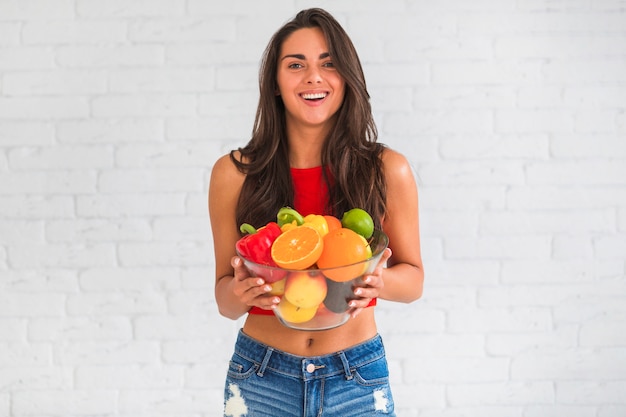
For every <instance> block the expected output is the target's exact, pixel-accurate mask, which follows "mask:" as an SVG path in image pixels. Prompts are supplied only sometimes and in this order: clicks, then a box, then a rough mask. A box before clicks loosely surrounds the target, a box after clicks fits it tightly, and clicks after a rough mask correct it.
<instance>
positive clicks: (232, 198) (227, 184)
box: [209, 154, 246, 217]
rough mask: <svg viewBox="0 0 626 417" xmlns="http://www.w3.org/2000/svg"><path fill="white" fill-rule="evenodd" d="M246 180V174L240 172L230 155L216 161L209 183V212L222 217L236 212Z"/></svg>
mask: <svg viewBox="0 0 626 417" xmlns="http://www.w3.org/2000/svg"><path fill="white" fill-rule="evenodd" d="M235 157H237V155H235ZM245 178H246V176H245V174H244V173H242V172H241V171H239V169H238V168H237V166H236V165H235V164H234V163H233V161H232V160H231V158H230V155H229V154H226V155H224V156H222V157H220V158H219V159H218V160H217V161H215V164H214V165H213V169H212V170H211V180H210V183H209V212H210V213H211V214H212V215H213V214H217V213H219V214H220V217H221V216H223V215H225V214H228V213H230V212H232V213H234V212H235V207H236V204H237V199H238V198H239V192H240V191H241V187H242V185H243V182H244V180H245ZM212 217H213V216H212Z"/></svg>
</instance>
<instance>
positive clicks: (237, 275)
mask: <svg viewBox="0 0 626 417" xmlns="http://www.w3.org/2000/svg"><path fill="white" fill-rule="evenodd" d="M231 265H232V267H233V269H234V271H235V272H234V279H233V281H232V290H233V294H235V296H236V297H237V298H238V299H239V301H240V302H241V303H243V304H245V305H247V306H250V307H260V308H262V309H264V310H271V309H274V308H276V305H277V304H278V303H279V302H280V298H279V297H277V296H275V295H271V294H267V293H269V292H270V291H271V290H272V287H271V286H270V285H269V284H267V283H266V282H265V280H264V279H263V278H259V277H251V276H250V273H249V272H248V269H247V268H246V267H245V266H244V264H243V261H242V260H241V258H239V257H238V256H234V257H233V258H232V259H231Z"/></svg>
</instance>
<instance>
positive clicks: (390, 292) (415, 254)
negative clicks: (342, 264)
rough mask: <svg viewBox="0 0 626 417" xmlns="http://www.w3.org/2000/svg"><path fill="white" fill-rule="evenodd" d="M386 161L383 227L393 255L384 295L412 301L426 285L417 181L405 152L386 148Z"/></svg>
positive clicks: (384, 161)
mask: <svg viewBox="0 0 626 417" xmlns="http://www.w3.org/2000/svg"><path fill="white" fill-rule="evenodd" d="M383 165H384V170H385V178H386V181H387V212H386V214H385V218H384V220H383V230H384V232H385V233H386V234H387V236H389V247H390V248H391V251H392V255H391V258H390V259H389V261H388V264H387V265H388V268H386V269H385V270H384V273H383V279H384V287H383V289H382V291H381V293H380V298H383V299H386V300H392V301H399V302H405V303H409V302H412V301H415V300H417V299H418V298H420V297H421V296H422V290H423V285H424V269H423V265H422V255H421V249H420V230H419V207H418V197H417V184H416V182H415V176H414V174H413V170H412V169H411V166H410V165H409V163H408V161H407V160H406V158H405V157H404V156H403V155H401V154H399V153H397V152H395V151H392V150H386V151H385V153H384V155H383Z"/></svg>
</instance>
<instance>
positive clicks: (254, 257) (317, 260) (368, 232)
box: [236, 207, 389, 330]
mask: <svg viewBox="0 0 626 417" xmlns="http://www.w3.org/2000/svg"><path fill="white" fill-rule="evenodd" d="M241 230H242V231H244V232H246V231H247V232H249V233H248V234H247V235H245V236H244V237H242V238H241V239H240V240H239V241H238V242H237V245H236V250H237V254H238V256H239V257H240V258H242V259H243V261H244V265H245V266H246V267H247V269H248V270H249V272H250V274H251V275H252V276H257V277H261V278H263V279H264V280H265V282H266V283H268V284H270V285H271V287H272V290H271V292H270V293H271V294H272V295H276V296H278V297H280V302H279V303H278V305H277V306H276V308H275V310H274V314H275V315H276V317H277V318H278V319H279V320H280V322H281V323H282V324H283V325H285V326H287V327H290V328H292V329H298V330H327V329H332V328H334V327H338V326H341V325H342V324H344V323H345V322H347V321H348V319H349V318H350V309H351V307H350V306H349V303H350V300H352V299H355V298H356V296H355V294H354V290H355V288H356V287H358V286H364V285H365V284H364V283H363V280H362V277H363V275H365V274H370V273H372V272H373V271H374V269H375V268H376V266H377V265H378V263H379V261H380V259H381V257H382V254H383V252H384V250H385V248H387V246H388V244H389V239H388V237H387V235H385V233H383V232H382V231H380V230H375V229H374V223H373V221H372V218H371V216H370V215H369V214H368V213H367V212H366V211H364V210H362V209H359V208H355V209H352V210H349V211H348V212H346V213H345V214H344V215H343V217H342V219H341V220H340V219H339V218H336V217H333V216H322V215H308V216H304V217H303V216H301V215H300V214H299V213H298V212H296V211H295V210H293V209H291V208H289V207H285V208H282V209H281V210H280V211H279V212H278V215H277V222H271V223H268V224H267V225H265V226H264V227H261V228H260V229H259V230H256V229H254V228H253V227H251V226H249V225H242V227H241Z"/></svg>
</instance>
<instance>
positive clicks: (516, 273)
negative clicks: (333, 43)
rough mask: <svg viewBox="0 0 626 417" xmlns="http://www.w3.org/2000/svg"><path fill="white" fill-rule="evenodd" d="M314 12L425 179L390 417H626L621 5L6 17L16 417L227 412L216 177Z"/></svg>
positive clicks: (299, 4) (584, 0) (1, 268)
mask: <svg viewBox="0 0 626 417" xmlns="http://www.w3.org/2000/svg"><path fill="white" fill-rule="evenodd" d="M312 6H322V7H325V8H327V9H328V10H329V11H331V12H333V13H334V14H335V15H336V17H337V18H338V20H339V21H340V22H341V23H342V24H344V26H345V28H346V29H347V31H348V33H349V34H350V35H351V37H352V38H353V40H354V42H355V44H356V46H357V49H358V50H359V52H360V55H361V58H362V61H363V66H364V70H365V73H366V77H367V80H368V87H369V90H370V93H371V96H372V105H373V108H374V111H375V118H376V122H377V125H378V128H379V134H380V140H381V141H382V142H384V143H387V144H389V145H390V146H392V147H394V148H396V149H397V150H399V151H401V152H403V153H404V154H405V155H407V157H408V158H409V160H410V161H411V163H412V164H413V166H414V168H415V171H416V174H417V176H418V181H419V187H420V199H421V201H420V209H421V224H422V241H423V258H424V265H425V270H426V283H425V291H424V296H423V299H422V300H420V301H418V302H416V303H414V304H411V305H400V304H393V303H388V302H384V301H381V302H380V303H379V306H378V307H377V311H378V313H377V317H378V323H379V326H380V332H381V333H382V335H383V337H384V338H385V341H386V347H387V351H388V355H389V362H390V367H391V371H392V385H393V388H394V394H395V402H396V410H397V414H398V415H399V416H402V417H477V416H480V417H557V416H558V417H561V416H568V417H623V416H625V415H626V336H625V335H626V272H625V270H626V4H625V3H624V2H623V1H622V0H561V1H552V0H479V1H472V2H467V1H460V0H445V1H425V0H415V1H413V0H404V1H402V0H390V1H385V2H374V1H359V2H348V1H341V2H330V1H320V2H311V1H308V0H305V1H300V0H298V1H297V0H270V1H263V2H259V1H252V0H242V1H235V2H211V1H203V0H157V1H144V0H112V1H97V0H19V1H18V0H0V416H7V417H57V416H73V417H93V416H108V417H131V416H132V417H153V416H161V417H214V416H220V415H221V408H222V391H223V379H224V375H225V372H226V365H227V361H228V358H229V356H230V353H231V349H232V345H233V342H234V338H235V335H236V332H237V329H238V328H239V326H240V325H241V322H240V321H237V322H233V321H229V320H227V319H225V318H223V317H221V316H220V315H219V314H218V312H217V308H216V305H215V300H214V295H213V279H214V277H213V265H214V264H213V259H212V253H213V252H212V251H213V247H212V242H211V239H210V225H209V220H208V214H207V208H206V201H207V200H206V193H207V187H208V178H209V175H210V171H211V166H212V163H213V162H214V161H215V160H216V159H217V158H218V156H220V155H221V154H223V153H225V152H227V151H228V150H230V149H233V148H236V147H238V146H241V145H242V144H243V143H245V142H246V140H247V138H248V136H249V133H250V131H251V129H252V123H253V117H254V112H255V107H256V101H257V94H258V93H257V85H256V83H257V69H258V62H259V59H260V56H261V53H262V50H263V48H264V47H265V44H266V42H267V41H268V40H269V37H270V36H271V34H272V33H273V32H274V31H275V30H276V29H277V28H278V26H279V25H280V24H282V23H283V22H284V21H286V20H287V19H288V18H290V17H291V16H292V15H294V14H295V13H296V12H297V11H298V10H299V9H301V8H305V7H312Z"/></svg>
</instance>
